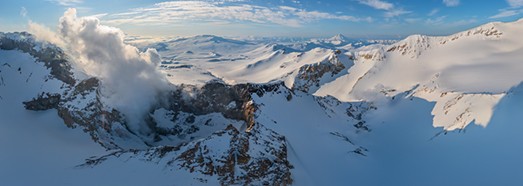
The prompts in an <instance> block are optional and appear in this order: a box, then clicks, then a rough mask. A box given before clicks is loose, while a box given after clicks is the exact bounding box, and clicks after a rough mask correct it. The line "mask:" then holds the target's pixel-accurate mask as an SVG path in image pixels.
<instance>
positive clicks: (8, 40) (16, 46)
mask: <svg viewBox="0 0 523 186" xmlns="http://www.w3.org/2000/svg"><path fill="white" fill-rule="evenodd" d="M0 36H3V37H0V49H2V50H20V51H22V52H25V53H28V54H30V55H31V56H33V57H35V58H36V59H38V61H39V62H43V63H44V64H45V66H46V67H47V68H49V69H50V70H51V76H52V77H54V78H56V79H58V80H60V81H62V82H64V83H66V84H68V85H70V86H72V85H74V84H75V83H76V80H75V79H74V77H73V73H72V72H71V64H70V63H69V62H68V61H67V55H66V54H65V53H64V52H63V51H62V49H60V48H58V47H56V46H54V45H53V44H50V43H46V42H40V43H38V42H36V40H35V39H34V38H33V36H32V35H31V34H29V33H27V32H20V33H18V32H15V33H8V34H2V35H0ZM37 47H38V48H39V50H37V49H35V48H37Z"/></svg>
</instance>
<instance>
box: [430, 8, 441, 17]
mask: <svg viewBox="0 0 523 186" xmlns="http://www.w3.org/2000/svg"><path fill="white" fill-rule="evenodd" d="M437 13H439V9H437V8H435V9H432V10H431V11H430V12H429V14H427V15H428V16H434V15H436V14H437Z"/></svg>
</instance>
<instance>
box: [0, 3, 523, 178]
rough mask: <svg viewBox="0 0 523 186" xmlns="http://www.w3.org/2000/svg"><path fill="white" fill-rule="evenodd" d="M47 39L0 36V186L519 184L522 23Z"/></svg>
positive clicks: (71, 17) (79, 32)
mask: <svg viewBox="0 0 523 186" xmlns="http://www.w3.org/2000/svg"><path fill="white" fill-rule="evenodd" d="M59 27H60V29H59V30H60V32H58V33H52V34H51V35H52V36H49V33H45V34H44V33H41V32H40V30H32V32H31V34H29V33H25V32H23V33H0V148H2V149H3V150H2V153H0V185H39V184H43V185H521V184H523V179H521V178H520V176H519V174H520V173H521V172H522V171H523V160H522V159H521V158H520V157H521V156H522V155H523V147H520V146H519V143H520V142H521V141H523V135H521V134H522V132H523V125H521V123H522V121H523V118H522V117H521V113H522V112H523V109H522V107H521V105H523V85H521V82H522V81H523V76H521V72H523V63H521V62H522V59H523V40H521V39H519V37H518V34H519V33H522V32H523V21H522V20H520V21H516V22H509V23H501V22H495V23H489V24H486V25H483V26H480V27H478V28H473V29H471V30H466V31H463V32H460V33H456V34H453V35H449V36H438V37H431V36H421V35H414V36H410V37H407V38H405V39H404V40H400V41H397V42H391V41H386V40H383V41H360V40H349V39H347V38H345V37H344V36H342V35H337V36H335V37H332V38H328V39H315V40H310V41H304V42H297V43H274V42H255V41H240V40H234V39H227V38H222V37H218V36H212V35H201V36H195V37H187V38H176V39H166V40H160V41H158V40H154V41H153V40H150V41H149V40H139V39H129V38H127V39H126V38H125V35H124V33H123V32H122V31H121V30H119V29H117V28H112V27H107V26H104V25H102V24H100V22H99V21H98V20H97V19H96V18H92V17H77V16H76V11H75V10H74V9H69V10H68V11H67V12H66V13H65V14H64V16H63V17H62V18H61V19H60V26H59ZM50 38H51V39H50Z"/></svg>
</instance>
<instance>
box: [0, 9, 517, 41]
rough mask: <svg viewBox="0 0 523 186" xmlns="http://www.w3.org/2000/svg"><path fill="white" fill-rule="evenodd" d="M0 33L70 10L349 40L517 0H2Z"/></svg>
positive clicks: (159, 26) (180, 29)
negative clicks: (344, 37) (338, 37)
mask: <svg viewBox="0 0 523 186" xmlns="http://www.w3.org/2000/svg"><path fill="white" fill-rule="evenodd" d="M0 3H1V6H0V31H20V30H25V29H26V27H27V22H28V21H29V20H32V21H34V22H37V23H41V24H44V25H46V26H48V27H50V28H52V29H54V28H56V24H57V23H58V19H59V18H60V16H61V15H62V14H63V12H64V11H65V10H66V9H67V8H70V7H74V8H77V10H78V14H79V16H96V17H98V18H99V19H100V20H101V22H102V23H103V24H106V25H110V26H114V27H119V28H121V29H123V30H124V31H125V32H126V33H128V34H131V35H142V36H190V35H199V34H214V35H223V36H297V37H302V36H303V37H324V36H330V35H334V34H337V33H341V34H344V35H346V36H349V37H355V38H361V37H365V38H387V37H388V38H391V37H392V38H393V37H404V36H407V35H411V34H426V35H446V34H451V33H454V32H458V31H462V30H465V29H468V28H472V27H475V26H478V25H481V24H484V23H487V22H492V21H514V20H517V19H520V18H521V17H522V15H523V0H481V1H479V0H329V1H322V0H206V1H161V0H127V1H124V0H113V1H106V0H6V1H2V2H0Z"/></svg>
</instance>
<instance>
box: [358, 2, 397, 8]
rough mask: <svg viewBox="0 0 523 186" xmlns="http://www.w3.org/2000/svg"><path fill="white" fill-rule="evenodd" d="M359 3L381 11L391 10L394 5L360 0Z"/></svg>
mask: <svg viewBox="0 0 523 186" xmlns="http://www.w3.org/2000/svg"><path fill="white" fill-rule="evenodd" d="M358 2H359V3H361V4H364V5H367V6H370V7H372V8H375V9H379V10H391V9H393V8H394V4H392V3H389V2H386V1H381V0H358Z"/></svg>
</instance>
